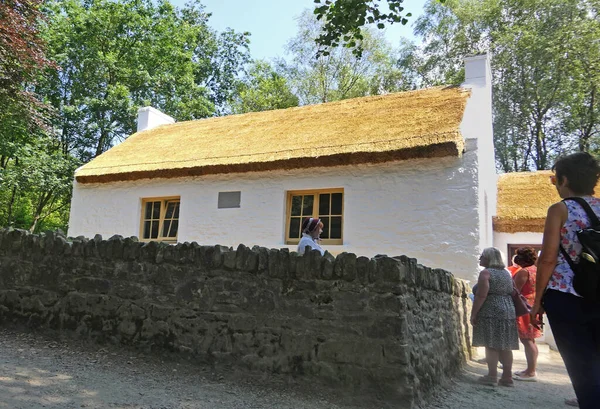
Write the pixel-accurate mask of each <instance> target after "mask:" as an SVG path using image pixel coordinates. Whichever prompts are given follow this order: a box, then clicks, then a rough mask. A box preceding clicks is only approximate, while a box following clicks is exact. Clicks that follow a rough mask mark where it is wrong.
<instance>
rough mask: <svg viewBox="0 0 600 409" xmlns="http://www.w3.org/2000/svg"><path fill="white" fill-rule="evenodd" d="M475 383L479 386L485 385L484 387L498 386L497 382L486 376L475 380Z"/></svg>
mask: <svg viewBox="0 0 600 409" xmlns="http://www.w3.org/2000/svg"><path fill="white" fill-rule="evenodd" d="M477 383H478V384H480V385H486V386H498V380H497V379H495V378H492V377H489V376H488V375H483V376H482V377H480V378H477Z"/></svg>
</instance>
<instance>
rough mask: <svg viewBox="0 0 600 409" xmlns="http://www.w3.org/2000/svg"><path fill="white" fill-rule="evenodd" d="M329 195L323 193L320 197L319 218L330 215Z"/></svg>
mask: <svg viewBox="0 0 600 409" xmlns="http://www.w3.org/2000/svg"><path fill="white" fill-rule="evenodd" d="M330 197H331V195H330V194H329V193H323V194H320V195H319V216H321V215H323V216H325V215H329V198H330Z"/></svg>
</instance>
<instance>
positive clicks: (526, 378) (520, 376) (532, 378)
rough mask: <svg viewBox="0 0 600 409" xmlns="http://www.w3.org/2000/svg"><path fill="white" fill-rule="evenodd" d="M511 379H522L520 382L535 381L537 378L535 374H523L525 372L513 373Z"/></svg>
mask: <svg viewBox="0 0 600 409" xmlns="http://www.w3.org/2000/svg"><path fill="white" fill-rule="evenodd" d="M513 379H514V380H515V381H522V382H537V380H538V379H537V375H533V376H529V375H525V374H514V375H513Z"/></svg>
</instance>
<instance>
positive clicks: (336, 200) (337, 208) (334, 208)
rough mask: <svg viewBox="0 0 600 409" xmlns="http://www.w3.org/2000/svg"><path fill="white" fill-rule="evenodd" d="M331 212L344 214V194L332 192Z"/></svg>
mask: <svg viewBox="0 0 600 409" xmlns="http://www.w3.org/2000/svg"><path fill="white" fill-rule="evenodd" d="M331 214H342V194H341V193H332V194H331Z"/></svg>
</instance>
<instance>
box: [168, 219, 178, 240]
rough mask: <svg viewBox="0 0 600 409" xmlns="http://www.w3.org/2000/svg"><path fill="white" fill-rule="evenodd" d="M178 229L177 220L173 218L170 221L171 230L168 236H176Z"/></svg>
mask: <svg viewBox="0 0 600 409" xmlns="http://www.w3.org/2000/svg"><path fill="white" fill-rule="evenodd" d="M178 229H179V220H173V221H172V222H171V231H170V232H169V237H177V230H178Z"/></svg>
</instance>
